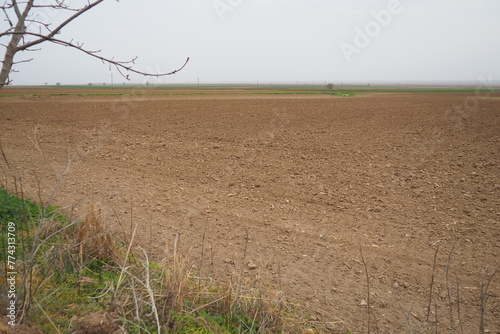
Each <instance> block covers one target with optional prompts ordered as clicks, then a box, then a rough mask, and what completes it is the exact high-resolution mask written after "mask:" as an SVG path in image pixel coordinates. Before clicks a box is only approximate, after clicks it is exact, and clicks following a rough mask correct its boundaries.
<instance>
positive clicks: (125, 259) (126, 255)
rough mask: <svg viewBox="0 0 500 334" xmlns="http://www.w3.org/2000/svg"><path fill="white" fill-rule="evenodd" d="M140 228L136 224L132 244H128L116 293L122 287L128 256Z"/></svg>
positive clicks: (131, 239)
mask: <svg viewBox="0 0 500 334" xmlns="http://www.w3.org/2000/svg"><path fill="white" fill-rule="evenodd" d="M138 226H139V224H136V225H135V228H134V231H133V232H132V237H131V238H130V242H129V244H128V248H127V253H126V254H125V258H124V259H123V265H122V270H121V272H120V277H118V281H117V282H116V291H118V288H119V287H120V285H121V283H122V281H123V274H124V273H125V271H126V265H127V261H128V256H129V255H130V249H131V248H132V244H133V243H134V237H135V232H136V231H137V227H138Z"/></svg>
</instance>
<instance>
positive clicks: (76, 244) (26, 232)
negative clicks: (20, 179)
mask: <svg viewBox="0 0 500 334" xmlns="http://www.w3.org/2000/svg"><path fill="white" fill-rule="evenodd" d="M0 223H1V225H0V238H1V240H2V241H1V243H0V248H1V250H0V256H1V257H0V260H1V261H2V263H3V266H2V269H0V271H1V274H2V275H1V279H0V288H1V289H2V290H0V296H1V297H2V299H3V302H7V303H9V302H10V300H5V299H6V297H7V295H8V294H7V293H6V292H8V284H6V282H7V278H8V277H7V273H8V272H10V271H12V270H10V269H9V268H8V263H9V261H8V258H7V255H6V254H9V252H8V251H9V244H8V243H7V242H6V240H8V238H9V229H8V226H15V239H16V243H15V252H13V253H12V258H13V259H15V261H14V263H15V266H16V268H15V269H16V271H17V275H16V281H15V284H14V287H15V304H16V313H15V324H16V325H20V324H24V325H27V326H32V325H37V326H38V327H39V329H41V330H42V331H43V332H44V333H78V334H85V333H97V332H98V333H103V334H106V333H114V334H116V333H120V332H121V333H234V334H237V333H305V332H307V333H322V332H328V333H332V332H333V333H335V332H337V333H349V332H348V331H346V330H345V329H343V328H342V324H341V323H339V324H333V323H328V324H327V323H319V322H318V321H315V322H311V321H310V320H309V319H310V318H309V316H310V315H309V314H308V313H307V312H306V311H304V309H301V308H300V307H297V306H295V305H292V304H290V303H287V302H286V301H285V299H284V297H283V295H282V294H281V293H280V292H279V291H275V290H273V289H271V288H270V287H268V286H266V285H265V284H264V283H262V282H259V283H258V284H255V282H251V284H249V282H246V281H245V279H244V278H242V277H238V276H232V277H231V278H230V280H229V281H228V282H226V283H224V284H215V283H214V282H213V281H212V280H210V279H205V278H203V277H200V276H198V275H197V273H196V272H194V271H193V270H192V267H191V266H190V263H189V261H188V259H187V258H185V257H183V256H182V255H181V254H179V253H178V251H177V242H176V243H175V245H174V249H173V251H172V252H171V254H169V256H167V257H166V258H165V259H164V260H163V261H162V262H153V261H150V260H149V257H148V254H147V252H146V251H145V250H144V249H143V248H142V247H141V246H140V245H138V244H137V243H136V242H135V241H134V239H135V231H134V232H133V233H132V236H131V237H130V240H128V242H123V240H117V239H115V238H114V237H112V236H111V235H110V234H109V233H108V232H107V231H106V230H105V228H104V226H105V224H104V221H103V215H102V214H101V212H100V210H99V209H97V208H95V207H93V206H89V208H88V210H87V214H86V216H85V217H82V218H81V219H79V220H78V221H74V220H71V219H69V218H68V217H66V216H65V215H63V214H61V212H60V209H59V208H57V207H43V206H42V205H39V204H37V203H35V202H33V201H31V200H28V199H24V198H23V196H22V195H21V196H19V197H18V196H14V195H13V194H10V193H8V192H7V191H5V190H3V189H2V188H0ZM10 223H13V224H10ZM176 241H177V239H176ZM247 283H248V284H247ZM7 299H9V298H7ZM10 299H12V298H10ZM4 309H5V308H2V311H3V310H4ZM0 315H5V314H1V313H0ZM7 320H8V319H7ZM336 326H337V328H338V330H337V329H334V327H336ZM1 329H2V328H0V330H1Z"/></svg>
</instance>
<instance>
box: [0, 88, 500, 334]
mask: <svg viewBox="0 0 500 334" xmlns="http://www.w3.org/2000/svg"><path fill="white" fill-rule="evenodd" d="M497 96H498V94H497ZM476 102H477V103H478V104H477V105H476ZM456 107H461V109H457V108H456ZM460 110H461V111H460ZM35 133H36V135H35ZM0 140H1V143H2V146H3V149H4V151H5V154H6V156H7V158H8V161H9V164H10V167H11V170H9V168H8V167H7V165H6V164H5V163H4V162H2V163H1V166H2V170H3V175H2V176H1V177H2V182H3V183H4V184H5V180H7V181H9V182H11V181H10V180H11V178H10V176H12V175H13V174H16V175H18V176H22V177H23V182H24V184H25V187H26V189H27V190H29V191H30V192H31V193H32V194H33V195H34V194H36V189H37V184H38V183H37V181H36V178H39V179H40V182H41V183H40V185H41V189H42V193H43V195H42V196H43V197H44V199H47V198H48V197H49V196H50V192H51V189H52V187H53V185H54V183H55V177H56V175H58V174H59V173H60V172H61V171H62V170H63V169H64V167H65V165H66V163H67V161H68V158H69V159H70V160H71V165H70V167H69V170H68V171H67V173H66V175H65V176H64V178H63V179H62V181H61V182H60V185H59V188H58V189H57V191H56V193H55V202H56V204H58V205H71V204H76V203H83V202H86V201H92V202H97V203H100V205H101V206H102V207H103V208H104V209H105V210H106V212H107V215H108V221H109V223H110V227H111V228H112V229H114V230H115V231H116V233H117V234H121V233H122V231H123V230H125V232H126V233H130V217H131V215H132V217H133V223H134V224H135V223H138V224H139V229H140V234H139V237H140V241H141V243H142V244H143V245H146V246H147V247H148V249H149V251H150V252H151V253H153V254H154V255H155V256H156V258H157V259H161V258H162V257H163V256H164V254H165V253H164V252H165V243H166V241H167V243H168V244H169V245H170V246H169V247H171V245H172V242H173V239H174V235H175V234H176V233H177V232H180V234H181V249H182V251H183V252H184V253H185V254H189V256H190V258H191V259H192V261H193V264H195V265H196V266H197V268H198V270H201V272H202V274H203V275H209V276H214V277H217V278H222V279H225V278H226V277H227V274H229V273H231V272H232V271H234V270H239V268H241V267H243V268H244V270H245V275H247V276H248V277H250V278H252V277H256V276H259V277H262V278H264V279H266V280H270V281H272V282H273V284H275V285H276V287H280V286H281V288H282V289H283V291H284V292H285V294H286V297H287V298H288V299H289V300H292V301H297V302H298V303H300V304H302V305H306V306H308V307H310V308H311V309H312V310H317V311H318V319H319V320H321V321H335V320H339V319H341V320H343V321H344V322H345V323H346V324H347V325H348V326H349V327H350V328H351V329H353V330H354V332H356V333H358V332H362V331H365V330H366V317H367V310H366V309H367V307H366V306H365V305H364V302H365V301H367V297H366V276H365V269H364V266H363V263H362V261H361V256H360V247H361V249H362V250H363V254H364V257H365V260H366V263H367V269H368V272H369V276H370V288H371V292H372V296H371V306H372V311H371V312H372V316H373V318H372V323H371V326H372V332H380V333H390V332H391V330H394V331H395V332H396V333H398V332H409V328H412V329H413V330H415V331H416V332H417V333H418V328H419V320H423V319H424V318H425V313H426V308H427V304H428V301H429V283H430V279H431V274H432V265H433V257H434V253H435V250H436V246H437V245H439V247H440V248H439V254H438V266H437V268H436V282H435V284H434V296H433V299H432V301H433V303H434V302H435V303H436V304H437V307H438V314H439V316H440V320H439V324H438V325H439V327H440V328H442V330H443V331H440V332H445V331H446V332H447V330H445V328H447V327H448V326H449V316H447V314H448V312H449V309H448V308H447V307H448V306H447V305H448V303H447V302H448V294H447V289H446V287H447V285H446V280H445V269H446V263H447V261H448V256H449V255H450V252H451V248H452V246H453V245H454V244H455V241H456V245H455V248H454V252H453V257H452V258H451V262H450V263H451V265H450V269H449V274H450V280H451V285H452V286H451V288H452V290H453V296H452V299H453V300H456V289H455V288H456V286H455V284H456V283H455V282H456V277H457V276H458V278H459V280H460V284H459V286H460V295H461V303H460V304H461V305H460V306H461V312H462V314H461V316H462V318H463V324H464V326H466V327H464V328H465V332H466V333H472V332H474V333H475V332H477V331H478V327H477V324H478V317H479V312H478V310H479V300H478V298H477V296H478V294H479V290H478V282H479V277H480V273H481V270H482V268H486V267H487V268H488V271H487V273H489V274H491V273H492V272H493V270H494V268H497V267H498V266H499V265H500V261H499V257H498V256H499V247H500V227H499V221H500V210H499V208H500V196H499V193H500V161H499V160H500V159H499V157H500V154H499V153H500V152H499V151H500V99H498V98H483V97H481V98H479V99H477V98H475V97H474V95H473V94H467V93H460V94H459V93H418V94H417V93H411V94H410V93H399V94H395V93H367V94H362V95H357V96H354V97H332V96H328V95H319V96H316V95H311V96H309V95H286V96H279V95H243V94H242V95H208V96H198V95H193V96H176V95H173V96H135V97H133V96H42V97H28V96H19V97H0ZM111 207H112V208H114V210H111V209H110V208H111ZM78 210H80V211H78ZM131 210H132V212H131ZM82 211H83V209H82V208H77V211H76V212H81V213H82V214H83V212H82ZM115 214H118V216H119V219H120V222H121V225H120V224H119V223H118V222H117V219H116V215H115ZM205 228H206V234H205V239H204V244H203V245H202V240H203V234H204V231H205ZM247 231H248V236H249V240H248V244H247V239H246V235H247ZM202 246H203V247H202ZM246 246H247V248H248V249H247V254H246V257H245V258H243V254H244V251H245V247H246ZM202 249H203V255H204V259H203V261H202V260H201V254H202ZM249 263H250V264H251V265H250V266H249ZM254 265H255V266H256V268H255V269H253V267H254ZM200 266H201V268H200ZM454 289H455V290H454ZM489 292H490V293H492V295H491V297H490V298H489V300H488V304H487V311H486V315H485V316H486V328H487V329H489V330H490V331H491V333H500V320H499V319H500V300H499V295H500V283H499V276H498V275H497V276H496V278H495V279H494V280H493V281H492V283H491V286H490V291H489ZM453 306H454V312H456V309H457V308H456V306H457V303H456V301H455V302H454V304H453ZM432 318H433V316H432V315H431V319H432ZM455 320H457V315H456V314H455ZM455 325H457V324H455Z"/></svg>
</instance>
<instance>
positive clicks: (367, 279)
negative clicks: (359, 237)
mask: <svg viewBox="0 0 500 334" xmlns="http://www.w3.org/2000/svg"><path fill="white" fill-rule="evenodd" d="M359 253H360V254H361V261H363V266H364V268H365V274H366V287H367V298H366V306H367V311H366V313H367V315H368V319H367V326H368V334H370V327H371V326H370V325H371V323H370V312H371V311H370V304H371V300H370V276H369V274H368V266H367V265H366V262H365V257H364V256H363V249H362V247H361V246H359Z"/></svg>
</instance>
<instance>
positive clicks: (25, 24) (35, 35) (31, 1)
mask: <svg viewBox="0 0 500 334" xmlns="http://www.w3.org/2000/svg"><path fill="white" fill-rule="evenodd" d="M103 1H104V0H93V1H91V0H87V1H86V5H84V6H83V7H80V8H74V7H71V5H68V4H67V2H66V1H65V0H54V2H52V3H48V4H47V3H45V4H35V0H24V1H19V0H10V1H8V0H5V1H4V3H3V5H0V9H1V10H2V11H3V12H4V14H5V17H6V18H5V21H7V22H8V23H9V25H10V27H9V28H8V29H6V30H4V31H3V32H0V39H1V38H5V37H10V42H9V43H8V44H3V43H0V45H2V46H4V47H5V48H6V50H5V54H4V57H3V60H1V61H0V62H1V63H2V67H1V71H0V88H2V87H3V86H4V85H6V84H9V83H10V82H11V80H10V79H9V74H10V73H11V72H13V70H12V66H13V65H15V64H18V63H22V62H29V61H31V60H32V59H28V60H21V61H17V62H15V61H14V56H15V55H16V54H17V53H18V52H20V51H38V50H39V49H32V47H33V46H36V45H38V44H41V43H44V42H51V43H54V44H58V45H62V46H66V47H70V48H73V49H76V50H79V51H81V52H83V53H85V54H87V55H89V56H91V57H93V58H96V59H99V60H101V61H102V62H103V63H109V64H110V65H113V66H115V68H116V69H117V70H118V72H119V73H120V74H121V75H122V76H123V77H124V78H125V79H127V80H130V79H129V75H128V74H127V73H126V72H132V73H136V74H140V75H144V76H155V77H161V76H166V75H172V74H175V73H177V72H179V71H180V70H182V69H183V68H184V67H185V66H186V64H187V63H188V62H189V59H190V58H189V57H188V58H187V59H186V61H185V62H184V64H183V65H182V66H181V67H180V68H178V69H176V70H173V71H171V72H168V73H148V72H144V71H140V70H137V69H135V68H134V67H133V65H134V64H135V60H136V59H137V57H136V58H134V59H132V60H129V61H119V60H115V59H114V57H112V58H108V57H104V56H101V55H99V53H100V50H89V49H86V48H84V45H83V43H78V42H73V40H71V41H69V42H68V41H65V40H63V39H59V38H56V37H55V36H56V35H57V34H59V33H60V32H61V30H62V29H63V28H64V27H66V26H67V25H68V24H69V23H71V22H72V21H74V20H76V19H77V18H79V17H80V16H81V15H83V14H85V13H86V12H88V11H89V10H91V9H92V8H94V7H96V6H98V5H99V4H101V3H102V2H103ZM23 6H24V8H23V9H21V7H23ZM43 8H50V9H53V10H61V11H68V12H72V14H71V15H70V16H69V17H68V18H67V19H65V20H64V21H63V22H61V23H59V25H57V26H56V27H55V28H54V29H51V24H52V23H50V22H49V23H47V22H43V20H42V19H40V18H39V17H40V15H39V14H38V15H37V13H36V11H35V13H32V10H33V9H38V10H40V9H43ZM12 12H15V16H16V17H17V21H15V22H14V21H13V20H12V19H11V18H12V17H13V15H12ZM9 13H10V15H9ZM69 14H70V13H68V15H69ZM28 30H30V31H28ZM32 30H38V32H32ZM42 31H44V32H46V33H42ZM30 37H31V38H30Z"/></svg>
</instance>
